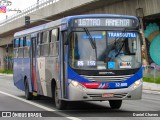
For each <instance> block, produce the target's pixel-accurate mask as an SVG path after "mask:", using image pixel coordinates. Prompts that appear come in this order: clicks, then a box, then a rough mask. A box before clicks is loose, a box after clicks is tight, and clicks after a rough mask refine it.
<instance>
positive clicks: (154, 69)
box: [143, 65, 160, 82]
mask: <svg viewBox="0 0 160 120" xmlns="http://www.w3.org/2000/svg"><path fill="white" fill-rule="evenodd" d="M159 67H160V66H157V65H145V66H143V76H144V77H146V78H153V80H154V81H153V82H155V80H156V78H160V70H159Z"/></svg>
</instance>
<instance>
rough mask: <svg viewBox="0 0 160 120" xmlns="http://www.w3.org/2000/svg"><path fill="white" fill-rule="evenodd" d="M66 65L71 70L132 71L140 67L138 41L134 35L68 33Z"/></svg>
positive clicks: (110, 32) (104, 32) (139, 43)
mask: <svg viewBox="0 0 160 120" xmlns="http://www.w3.org/2000/svg"><path fill="white" fill-rule="evenodd" d="M69 48H70V49H69V63H70V66H71V67H72V68H74V69H84V70H103V69H104V70H105V69H112V70H117V69H135V68H139V67H140V66H141V42H140V37H139V33H138V32H127V31H88V29H84V31H80V32H79V31H77V32H72V35H71V38H70V44H69Z"/></svg>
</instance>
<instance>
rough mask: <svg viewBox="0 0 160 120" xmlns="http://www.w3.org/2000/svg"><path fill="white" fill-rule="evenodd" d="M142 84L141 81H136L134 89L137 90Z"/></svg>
mask: <svg viewBox="0 0 160 120" xmlns="http://www.w3.org/2000/svg"><path fill="white" fill-rule="evenodd" d="M141 83H142V80H141V79H140V80H137V81H136V82H134V86H133V87H134V88H137V87H138V86H140V84H141Z"/></svg>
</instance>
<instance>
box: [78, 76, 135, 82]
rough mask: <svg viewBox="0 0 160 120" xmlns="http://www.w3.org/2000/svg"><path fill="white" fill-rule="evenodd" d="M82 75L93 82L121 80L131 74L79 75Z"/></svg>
mask: <svg viewBox="0 0 160 120" xmlns="http://www.w3.org/2000/svg"><path fill="white" fill-rule="evenodd" d="M81 76H82V77H84V78H86V79H88V80H91V81H94V82H121V81H124V80H126V79H128V78H130V77H131V76H133V74H132V75H123V76H86V75H81Z"/></svg>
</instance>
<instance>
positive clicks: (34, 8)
mask: <svg viewBox="0 0 160 120" xmlns="http://www.w3.org/2000/svg"><path fill="white" fill-rule="evenodd" d="M58 1H60V0H41V1H39V2H38V3H36V4H34V5H32V6H30V7H28V8H26V9H24V10H22V11H21V12H20V13H16V14H14V15H12V16H10V17H8V18H7V19H5V20H2V21H0V26H3V25H5V24H8V23H10V22H12V21H14V20H17V19H19V18H22V17H24V16H26V15H28V14H31V13H33V12H35V11H37V10H39V9H41V8H44V7H46V6H48V5H51V4H54V3H56V2H58Z"/></svg>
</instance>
